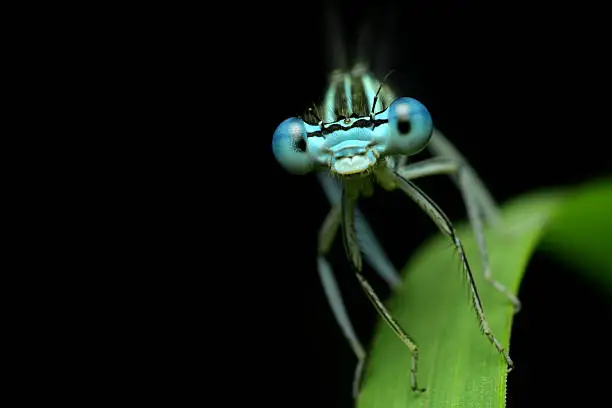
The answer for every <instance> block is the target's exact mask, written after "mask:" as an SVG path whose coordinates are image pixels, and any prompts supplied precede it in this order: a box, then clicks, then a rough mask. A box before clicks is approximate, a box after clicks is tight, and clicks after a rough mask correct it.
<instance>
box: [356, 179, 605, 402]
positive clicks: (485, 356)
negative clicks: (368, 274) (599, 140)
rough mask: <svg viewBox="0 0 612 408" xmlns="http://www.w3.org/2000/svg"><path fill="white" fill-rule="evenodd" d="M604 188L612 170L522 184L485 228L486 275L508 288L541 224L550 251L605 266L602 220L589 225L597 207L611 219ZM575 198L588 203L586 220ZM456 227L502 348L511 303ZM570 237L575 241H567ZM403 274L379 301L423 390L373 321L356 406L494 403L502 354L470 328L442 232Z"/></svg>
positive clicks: (394, 343)
mask: <svg viewBox="0 0 612 408" xmlns="http://www.w3.org/2000/svg"><path fill="white" fill-rule="evenodd" d="M609 192H612V180H607V181H604V182H602V183H595V184H594V185H588V186H586V187H583V188H578V189H574V190H570V189H567V190H562V189H558V190H554V191H552V190H551V191H546V192H539V193H532V194H528V195H525V196H522V197H519V198H518V199H515V200H513V201H511V202H509V203H507V204H506V205H504V206H503V207H502V220H503V222H502V225H501V228H496V229H489V230H487V231H486V239H487V246H488V249H489V252H490V262H491V270H492V272H493V274H494V277H495V279H496V280H498V281H499V282H501V283H502V284H504V285H505V286H506V287H507V288H508V289H510V290H511V291H512V292H513V293H515V294H516V293H517V291H518V288H519V285H520V281H521V279H522V277H523V274H524V272H525V270H526V268H527V264H528V262H529V258H530V257H531V255H532V253H533V252H534V250H535V249H536V247H537V246H538V244H539V242H540V241H541V239H542V238H543V237H544V235H545V234H546V242H547V243H548V244H547V248H548V250H549V251H551V253H553V254H557V255H559V254H560V253H564V252H565V254H564V255H560V256H563V257H569V258H572V259H573V262H574V264H575V265H577V266H579V267H587V266H588V268H589V269H590V270H591V271H600V269H601V268H600V267H599V266H600V264H601V263H602V262H603V263H606V262H608V263H607V264H606V265H607V267H612V262H609V261H610V260H611V259H612V258H611V257H610V253H611V252H612V250H611V249H610V248H609V242H612V241H611V239H612V237H611V235H610V234H611V233H612V227H609V226H606V227H605V228H607V230H605V231H604V229H605V228H604V227H602V228H599V229H597V228H598V226H600V225H601V224H602V217H603V218H606V219H607V220H608V221H610V220H611V219H612V216H611V214H612V211H610V209H611V208H612V204H610V201H606V200H609V199H610V197H609ZM572 193H573V194H572ZM566 204H567V205H566ZM585 208H590V211H592V213H591V215H589V216H588V217H591V216H592V220H591V221H592V222H589V223H588V227H587V226H586V225H587V223H585V222H584V219H585V218H584V217H585V214H584V212H583V211H584V210H585ZM595 209H596V210H595ZM605 213H607V214H605ZM588 217H587V218H588ZM457 231H458V234H459V237H460V238H461V240H462V242H463V244H464V246H465V249H466V251H467V255H468V259H470V260H471V265H472V268H473V272H474V275H475V278H476V284H477V286H478V289H479V292H480V296H481V299H482V302H483V305H484V311H485V315H486V317H487V321H488V323H489V326H490V328H491V330H492V331H493V334H494V335H495V336H496V337H497V339H498V340H499V341H500V342H501V343H502V345H503V346H504V347H505V348H507V347H508V344H509V340H510V331H511V327H512V319H513V316H514V314H513V308H512V305H511V304H510V302H509V301H508V300H507V299H506V297H505V296H504V295H502V294H501V293H500V292H498V291H496V290H495V289H494V288H493V287H492V286H491V285H490V284H488V283H487V282H486V281H485V280H484V277H483V276H482V273H481V268H480V262H479V260H480V258H479V255H478V251H477V248H476V245H475V242H474V240H473V237H472V231H471V230H470V229H469V226H468V225H466V224H465V223H463V224H459V225H458V226H457ZM547 231H548V233H547ZM593 231H598V234H599V235H597V234H595V235H594V234H593ZM606 236H607V237H608V238H606ZM576 237H580V238H579V239H580V240H581V243H583V244H584V245H575V246H574V247H573V248H571V250H570V249H568V248H569V246H571V243H572V241H575V239H576ZM602 241H606V242H602ZM574 244H575V242H574ZM606 245H607V246H608V248H605V247H606ZM603 260H605V262H604V261H603ZM609 271H610V269H608V272H609ZM591 275H592V276H593V277H595V278H596V277H600V278H601V277H602V276H605V277H607V279H608V283H611V285H612V282H611V280H612V273H601V272H598V273H595V272H593V273H592V274H591ZM404 277H405V279H404V285H403V288H402V290H401V291H400V292H398V293H396V294H395V295H394V296H393V297H392V299H391V300H390V301H389V302H387V306H388V307H389V309H390V311H391V313H392V314H393V315H394V316H395V317H396V318H397V319H398V321H399V322H400V324H401V325H402V326H403V327H404V328H405V329H406V331H407V332H408V333H409V334H410V335H411V337H412V338H413V339H414V340H415V341H416V343H417V345H418V346H419V366H418V381H419V386H421V387H425V388H426V389H427V391H426V392H424V393H415V392H413V391H412V390H411V389H410V364H411V355H410V352H409V351H408V349H407V348H406V346H405V345H404V344H403V343H402V342H401V341H400V340H399V339H398V338H397V337H396V336H395V335H394V334H393V332H392V331H391V330H390V329H389V328H388V327H387V326H386V324H385V323H384V322H382V321H379V323H378V327H377V330H376V334H375V336H374V339H373V343H372V350H371V352H370V355H369V360H368V365H367V369H366V372H365V378H364V383H363V387H362V391H361V394H360V396H359V399H358V401H357V403H358V407H360V408H381V407H382V408H394V407H397V408H400V407H401V408H406V407H434V408H435V407H445V408H446V407H504V406H505V395H506V376H507V373H506V364H505V362H504V360H503V358H502V357H501V356H500V355H499V353H498V352H497V350H496V349H495V348H494V347H493V346H492V345H491V344H490V343H489V342H488V340H487V338H486V337H485V336H484V335H483V334H482V332H481V330H480V327H479V323H478V319H477V317H476V314H475V312H474V309H473V307H472V305H471V300H470V295H469V285H468V283H467V280H466V279H465V277H464V274H463V271H462V270H461V268H460V263H459V260H458V256H457V255H456V253H455V251H454V248H453V247H452V246H451V243H450V242H449V240H448V239H447V238H446V237H443V236H441V235H439V236H435V237H433V238H432V239H430V240H429V241H428V242H426V243H425V244H424V245H423V246H422V247H421V248H420V249H419V250H418V251H417V252H416V253H415V255H414V256H413V258H412V259H411V260H410V262H409V263H408V265H407V267H406V270H405V271H404ZM611 287H612V286H611ZM510 355H512V351H511V350H510Z"/></svg>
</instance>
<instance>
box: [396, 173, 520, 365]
mask: <svg viewBox="0 0 612 408" xmlns="http://www.w3.org/2000/svg"><path fill="white" fill-rule="evenodd" d="M393 176H394V177H395V181H396V184H397V186H398V187H399V188H400V189H401V190H402V191H404V192H405V193H406V194H407V195H408V196H409V197H410V198H411V199H412V200H414V202H416V203H417V204H418V205H419V207H421V209H422V210H423V211H425V213H427V215H429V217H430V218H431V219H432V220H433V222H434V223H435V224H436V225H437V226H438V228H439V229H440V231H442V232H443V233H444V234H445V235H447V236H448V237H449V238H450V239H451V240H452V241H453V244H454V245H455V248H456V250H457V253H458V254H459V257H460V258H461V263H462V265H463V270H464V271H465V274H466V277H467V279H468V281H469V283H470V289H471V293H472V301H473V305H474V310H475V311H476V315H477V317H478V320H479V321H480V327H481V329H482V331H483V333H484V334H485V336H487V338H488V339H489V341H490V342H491V344H493V345H494V346H495V348H496V349H497V351H498V352H499V353H500V354H501V355H502V356H503V358H504V359H505V360H506V364H507V366H508V372H509V371H511V370H512V368H514V363H513V362H512V359H510V356H509V355H508V353H507V352H506V350H505V349H504V347H503V346H502V345H501V343H500V342H499V341H498V340H497V339H496V338H495V336H494V335H493V333H492V332H491V329H490V328H489V324H488V323H487V319H486V317H485V314H484V310H483V308H482V302H481V301H480V295H479V294H478V289H477V287H476V282H475V281H474V274H473V273H472V270H471V268H470V264H469V263H468V260H467V256H466V255H465V251H464V250H463V245H462V244H461V241H460V240H459V237H458V236H457V234H456V232H455V229H454V228H453V225H452V224H451V222H450V220H449V219H448V217H447V216H446V214H444V212H442V210H441V209H440V208H439V207H438V205H437V204H436V203H435V202H434V201H433V200H432V199H431V198H429V196H427V194H425V193H424V192H423V191H421V189H420V188H418V187H417V186H416V185H415V184H414V183H413V182H411V181H409V180H406V179H405V178H403V177H402V176H401V175H400V174H398V173H397V172H394V173H393Z"/></svg>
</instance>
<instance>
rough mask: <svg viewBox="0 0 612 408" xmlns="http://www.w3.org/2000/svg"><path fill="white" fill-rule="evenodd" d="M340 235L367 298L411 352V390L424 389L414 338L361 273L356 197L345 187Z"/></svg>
mask: <svg viewBox="0 0 612 408" xmlns="http://www.w3.org/2000/svg"><path fill="white" fill-rule="evenodd" d="M341 200H342V222H341V225H342V237H343V240H344V248H345V250H346V253H347V256H348V258H349V260H350V262H351V264H352V266H353V267H354V269H355V275H356V276H357V279H358V280H359V283H360V284H361V286H362V288H363V289H364V291H365V292H366V294H367V296H368V298H369V299H370V301H371V302H372V304H373V305H374V307H375V308H376V311H377V312H378V313H379V314H380V316H381V317H382V318H383V319H384V320H385V322H386V323H387V324H388V325H389V327H390V328H391V330H393V332H395V334H396V335H397V337H399V338H400V340H401V341H402V342H404V344H406V346H407V347H408V349H409V350H410V353H411V354H412V365H411V369H410V374H411V375H410V385H411V388H412V390H413V391H425V389H424V388H419V387H418V385H417V378H416V374H417V363H418V358H419V351H418V347H417V345H416V344H415V342H414V340H412V339H411V338H410V336H409V335H408V334H407V333H406V331H405V330H404V329H403V328H402V327H401V326H400V325H399V323H398V322H397V321H396V320H395V318H394V317H393V316H392V315H391V313H389V311H388V310H387V308H386V307H385V306H384V305H383V303H382V302H381V301H380V299H379V298H378V296H377V295H376V292H374V289H373V288H372V286H370V284H369V283H368V281H367V280H366V279H365V277H364V276H363V275H362V274H361V268H362V261H361V254H360V252H359V244H358V242H357V236H356V233H355V223H354V221H355V204H356V203H355V200H356V197H353V196H351V195H350V194H348V193H347V189H346V188H345V189H343V190H342V199H341Z"/></svg>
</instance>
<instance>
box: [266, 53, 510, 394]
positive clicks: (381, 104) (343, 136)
mask: <svg viewBox="0 0 612 408" xmlns="http://www.w3.org/2000/svg"><path fill="white" fill-rule="evenodd" d="M272 147H273V152H274V155H275V157H276V159H277V160H278V162H279V163H280V164H281V165H282V166H283V167H284V168H285V169H286V170H287V171H289V172H291V173H294V174H305V173H308V172H317V176H318V178H319V180H320V182H321V185H322V187H323V189H324V191H325V193H326V196H327V198H328V200H329V202H330V204H331V206H332V209H331V211H330V212H329V214H328V215H327V217H326V218H325V220H324V222H323V225H322V226H321V229H320V231H319V242H318V259H317V267H318V272H319V275H320V278H321V281H322V284H323V287H324V289H325V293H326V295H327V297H328V300H329V303H330V305H331V308H332V310H333V312H334V315H335V317H336V320H337V321H338V323H339V325H340V327H341V329H342V331H343V333H344V335H345V336H346V338H347V339H348V341H349V343H350V345H351V347H352V349H353V351H354V352H355V355H356V356H357V359H358V364H357V368H356V370H355V377H354V381H353V394H354V396H356V395H357V393H358V390H359V386H360V379H361V372H362V369H363V364H364V361H365V357H366V352H365V350H364V348H363V346H362V345H361V342H360V341H359V339H358V338H357V336H356V334H355V331H354V329H353V326H352V324H351V322H350V320H349V318H348V315H347V313H346V310H345V307H344V304H343V301H342V297H341V295H340V292H339V290H338V286H337V283H336V281H335V278H334V276H333V273H332V270H331V266H330V264H329V262H328V261H327V259H326V255H327V254H328V252H329V250H330V247H331V245H332V241H333V239H334V237H335V235H336V231H337V229H338V227H340V228H341V230H342V238H343V241H344V248H345V251H346V254H347V257H348V259H349V261H350V264H351V265H352V267H353V269H354V271H355V274H356V276H357V279H358V281H359V283H360V284H361V286H362V287H363V289H364V290H365V293H366V294H367V296H368V298H369V299H370V300H371V301H372V303H373V305H374V307H375V308H376V310H377V311H378V313H379V314H380V315H381V317H382V318H383V319H384V320H385V321H386V322H387V323H388V325H389V326H390V327H391V329H392V330H393V331H394V332H395V334H396V335H397V336H398V337H399V338H400V339H401V341H403V342H404V343H405V344H406V346H408V349H409V350H410V352H411V354H412V365H411V368H410V370H411V376H410V377H411V388H412V390H413V391H423V390H424V389H423V388H420V387H419V386H418V383H417V362H418V355H419V354H418V347H417V345H416V344H415V342H414V341H413V339H412V338H411V337H410V336H409V335H408V334H407V332H406V331H405V330H404V328H402V327H401V326H400V324H399V323H398V322H397V321H396V320H395V319H394V317H393V316H392V315H391V314H390V313H389V312H388V311H387V309H386V308H385V306H384V305H383V303H382V302H381V301H380V299H379V297H378V296H377V295H376V293H375V292H374V290H373V289H372V286H370V284H369V283H368V281H367V280H366V278H365V277H364V276H363V274H362V258H361V252H363V254H364V255H365V258H366V261H368V263H369V264H371V266H372V267H373V269H374V270H376V271H377V272H378V273H379V274H380V275H381V277H382V278H384V279H385V280H386V281H387V282H388V283H389V284H390V285H391V286H392V287H397V286H398V284H399V275H398V273H397V272H396V270H395V269H394V267H393V266H392V264H391V263H390V261H389V260H388V258H387V256H386V255H385V253H384V251H383V250H382V248H381V246H380V245H379V244H378V242H377V240H376V238H375V236H374V234H373V233H372V231H371V229H370V227H369V225H368V223H367V221H366V219H365V218H364V217H363V215H362V213H361V212H360V211H359V209H358V208H357V206H356V200H357V198H358V197H359V196H366V197H367V196H370V195H371V194H372V193H373V183H375V182H377V183H379V184H380V185H381V186H382V187H383V188H384V189H386V190H389V191H390V190H394V189H400V190H402V191H403V192H404V193H406V195H408V197H410V198H411V199H412V200H414V201H415V202H416V204H418V205H419V206H420V207H421V209H422V210H423V211H425V212H426V213H427V215H429V217H431V219H432V220H433V222H434V223H435V224H436V225H437V227H438V228H439V229H440V230H441V231H442V233H444V234H445V235H446V236H448V238H449V239H450V240H451V241H452V243H453V245H454V247H455V249H456V251H457V253H458V254H459V258H460V261H461V264H462V267H463V270H464V272H465V275H466V277H467V281H468V282H469V285H470V289H471V290H470V292H471V297H472V300H473V302H472V303H473V307H474V310H475V312H476V315H477V317H478V319H479V321H480V325H481V328H482V331H483V333H484V334H485V336H486V337H487V338H488V339H489V341H490V342H491V343H492V344H493V346H495V348H496V349H497V350H498V352H499V353H500V354H501V355H502V356H503V358H504V359H505V362H506V364H507V367H508V371H509V370H511V369H512V367H513V363H512V360H511V359H510V357H509V355H508V353H507V351H506V350H504V348H503V347H502V345H501V344H500V342H499V341H498V340H497V339H496V338H495V336H494V335H493V333H492V332H491V330H490V329H489V325H488V324H487V320H486V318H485V314H484V311H483V307H482V303H481V301H480V296H479V295H478V289H477V288H476V284H475V281H474V276H473V273H472V270H471V268H470V264H469V263H468V259H467V257H466V254H465V252H464V250H463V246H462V244H461V241H460V240H459V237H458V236H457V234H456V233H455V229H454V228H453V225H452V224H451V222H450V220H449V219H448V217H447V216H446V215H445V214H444V213H443V212H442V210H441V209H440V207H438V205H437V204H436V203H434V201H433V200H432V199H431V198H429V197H428V196H427V195H426V194H425V193H424V192H423V191H422V190H421V189H419V188H418V187H417V186H416V185H415V184H414V182H413V181H412V180H414V179H416V178H419V177H425V176H430V175H436V174H447V175H449V176H451V177H452V179H453V181H454V182H455V183H456V185H457V186H458V187H459V189H460V191H461V193H462V196H463V199H464V201H465V205H466V208H467V214H468V218H469V221H470V224H471V226H472V229H473V232H474V234H475V237H476V241H477V244H478V248H479V252H480V256H481V262H482V267H483V270H484V275H485V278H486V280H487V281H488V282H490V283H491V284H492V285H493V286H494V287H495V288H496V289H497V290H499V291H500V292H502V293H504V294H505V295H506V296H507V297H508V298H509V299H510V300H511V302H512V303H513V304H514V306H515V308H516V309H517V310H518V308H519V307H520V303H519V300H518V299H517V298H516V297H515V296H514V295H513V294H512V293H510V292H509V291H508V290H507V289H506V288H505V287H504V286H502V285H501V284H500V283H499V282H496V281H495V280H493V278H492V276H491V270H490V267H489V260H488V255H487V249H486V245H485V239H484V233H483V221H485V220H486V221H489V222H492V223H494V222H495V221H496V219H497V216H498V214H497V208H496V204H495V202H494V200H493V198H492V197H491V195H490V194H489V192H488V191H487V189H486V188H485V186H484V185H483V183H482V182H481V181H480V179H479V178H478V176H477V174H476V173H475V171H474V170H473V169H472V168H471V167H470V165H469V164H468V163H467V161H466V160H465V159H464V158H463V156H462V155H461V154H460V153H459V152H458V151H457V149H455V148H454V146H453V145H452V144H451V143H450V142H449V141H448V140H447V139H446V138H445V137H444V136H443V135H442V133H440V132H439V131H438V130H437V129H435V128H434V126H433V122H432V118H431V116H430V114H429V111H428V110H427V108H426V107H425V106H424V105H423V104H421V103H420V102H418V101H417V100H415V99H412V98H408V97H400V98H396V97H395V95H394V94H393V92H392V91H391V89H390V88H389V86H388V85H386V84H385V79H383V81H380V82H379V81H378V80H377V79H376V78H374V76H373V75H372V74H371V73H370V72H369V71H368V69H367V68H366V66H365V65H363V64H357V65H355V66H354V68H353V69H352V70H350V71H334V72H333V73H332V74H331V75H330V85H329V88H328V89H327V92H326V94H325V99H324V101H323V103H322V105H321V106H320V107H315V108H314V109H310V110H309V112H308V113H307V115H305V116H304V117H303V118H290V119H287V120H285V121H284V122H282V123H281V124H280V125H279V126H278V128H277V129H276V131H275V133H274V136H273V141H272ZM425 148H428V149H429V151H430V152H431V153H432V155H433V156H434V157H432V158H429V159H425V160H422V161H417V162H412V163H408V161H407V158H408V157H409V156H412V155H414V154H416V153H418V152H420V151H421V150H423V149H425Z"/></svg>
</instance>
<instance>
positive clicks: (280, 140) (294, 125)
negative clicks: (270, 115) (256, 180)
mask: <svg viewBox="0 0 612 408" xmlns="http://www.w3.org/2000/svg"><path fill="white" fill-rule="evenodd" d="M272 151H273V152H274V157H276V160H277V161H278V162H279V163H280V165H281V166H283V167H284V168H285V170H287V171H288V172H290V173H293V174H305V173H308V172H309V171H310V170H312V167H313V162H312V160H311V157H310V155H309V154H308V145H307V143H306V128H305V127H304V122H303V121H302V120H300V119H298V118H289V119H287V120H285V121H284V122H283V123H281V124H280V125H278V127H277V128H276V131H275V132H274V136H273V138H272Z"/></svg>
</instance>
